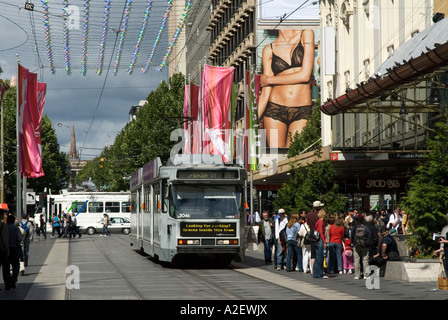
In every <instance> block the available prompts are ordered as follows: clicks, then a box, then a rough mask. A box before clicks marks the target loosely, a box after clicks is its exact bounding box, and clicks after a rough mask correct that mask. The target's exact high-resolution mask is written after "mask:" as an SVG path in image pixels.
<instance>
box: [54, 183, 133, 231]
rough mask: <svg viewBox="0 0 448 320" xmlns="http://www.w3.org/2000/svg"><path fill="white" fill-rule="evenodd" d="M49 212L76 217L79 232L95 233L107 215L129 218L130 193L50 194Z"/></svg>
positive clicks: (64, 192) (65, 192)
mask: <svg viewBox="0 0 448 320" xmlns="http://www.w3.org/2000/svg"><path fill="white" fill-rule="evenodd" d="M51 198H52V199H53V201H52V202H53V205H52V207H51V208H50V212H51V213H52V214H53V213H56V214H57V215H58V216H59V217H60V216H61V214H62V213H63V212H65V213H70V214H72V213H73V212H74V213H75V215H76V219H77V225H78V227H79V229H80V230H81V231H86V232H87V233H89V234H93V233H95V232H96V230H97V228H98V222H99V221H100V220H101V219H102V218H103V214H104V213H107V214H108V215H109V217H110V218H127V219H129V218H130V215H131V214H130V211H131V209H130V192H68V191H66V190H63V191H62V192H61V193H60V194H54V195H53V194H52V195H51Z"/></svg>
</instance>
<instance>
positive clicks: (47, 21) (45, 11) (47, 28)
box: [41, 0, 55, 74]
mask: <svg viewBox="0 0 448 320" xmlns="http://www.w3.org/2000/svg"><path fill="white" fill-rule="evenodd" d="M41 2H42V7H43V20H42V22H43V23H44V29H45V47H46V49H47V58H48V65H49V68H50V72H51V73H52V74H54V73H55V67H54V61H53V52H52V48H51V37H50V12H49V9H48V0H41Z"/></svg>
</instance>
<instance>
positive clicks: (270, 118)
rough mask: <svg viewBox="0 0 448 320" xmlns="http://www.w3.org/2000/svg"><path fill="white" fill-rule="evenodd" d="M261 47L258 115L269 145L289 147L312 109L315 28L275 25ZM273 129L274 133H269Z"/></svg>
mask: <svg viewBox="0 0 448 320" xmlns="http://www.w3.org/2000/svg"><path fill="white" fill-rule="evenodd" d="M272 32H274V33H275V35H274V37H275V39H274V40H273V41H272V42H270V43H267V44H265V45H264V47H263V51H262V70H261V71H262V72H261V77H260V84H261V87H262V90H261V93H260V97H259V101H258V118H259V119H260V121H261V123H262V126H263V128H264V129H266V138H267V144H268V146H269V147H270V148H288V147H289V145H290V142H291V137H293V136H294V134H295V133H296V132H299V133H300V132H301V131H302V129H303V128H304V127H305V125H306V123H307V120H308V119H309V117H310V116H311V113H312V99H311V80H312V75H313V68H314V57H315V45H314V43H315V41H314V31H313V30H309V29H304V30H303V29H302V30H296V29H278V30H274V31H270V33H272ZM271 130H275V132H276V134H271Z"/></svg>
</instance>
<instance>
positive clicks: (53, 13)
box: [40, 0, 193, 76]
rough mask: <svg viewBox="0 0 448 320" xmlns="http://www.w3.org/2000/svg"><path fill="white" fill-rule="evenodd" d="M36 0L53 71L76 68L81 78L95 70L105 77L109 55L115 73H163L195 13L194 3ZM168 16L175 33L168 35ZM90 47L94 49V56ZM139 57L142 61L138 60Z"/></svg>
mask: <svg viewBox="0 0 448 320" xmlns="http://www.w3.org/2000/svg"><path fill="white" fill-rule="evenodd" d="M40 1H41V3H42V8H43V10H42V11H41V14H42V15H43V16H42V17H43V19H42V21H43V27H44V28H43V29H41V30H40V36H41V37H42V36H43V37H44V40H45V41H43V42H41V43H40V45H41V46H42V48H43V47H44V45H45V49H46V53H47V58H48V65H49V69H50V71H51V73H55V68H56V67H57V68H62V66H63V67H64V68H65V73H66V74H67V75H70V74H72V72H73V70H74V69H75V68H79V69H80V74H81V75H82V76H86V74H87V72H88V69H89V68H95V71H96V74H97V75H102V74H104V72H105V71H104V70H105V68H106V65H105V64H106V63H107V61H106V60H109V57H112V68H111V70H109V71H110V72H111V73H112V74H113V75H117V73H118V72H119V69H120V68H121V69H123V68H126V69H127V71H128V73H129V74H132V73H133V71H134V70H135V69H136V68H137V69H138V70H140V71H141V72H142V73H145V72H147V71H148V69H150V68H151V69H153V70H154V71H157V72H158V71H161V70H162V69H163V68H164V67H165V66H166V65H167V64H168V63H169V61H170V60H169V56H170V54H172V52H173V51H174V46H175V44H176V43H177V41H178V38H180V35H181V34H182V30H183V27H184V24H185V23H186V21H187V17H188V16H190V15H191V11H193V6H192V3H193V1H192V0H185V4H184V6H182V7H176V6H175V5H174V1H173V0H145V1H143V0H142V1H135V0H121V1H112V0H101V1H96V2H93V1H92V0H82V1H79V4H78V5H73V4H71V1H70V0H60V1H59V2H58V1H54V2H52V1H50V0H40ZM119 2H121V4H120V5H119V6H117V4H118V3H119ZM131 9H132V10H131ZM175 11H176V12H177V14H175ZM118 14H120V16H121V20H120V21H119V24H118V21H117V20H118V17H119V16H118ZM155 15H156V16H155ZM137 18H138V19H137ZM171 18H172V19H173V22H174V23H173V30H172V33H170V35H169V37H166V34H167V33H168V30H167V28H168V21H169V19H171ZM50 20H51V25H50ZM50 26H51V28H50ZM154 27H155V28H154ZM157 27H159V28H157ZM176 27H177V28H176ZM111 28H115V29H112V31H113V33H114V35H118V43H117V47H116V48H115V49H113V50H112V51H111V50H110V49H112V46H111V45H110V48H109V41H110V39H109V38H110V37H111V35H110V32H111V31H110V29H111ZM116 29H117V30H116ZM170 31H171V30H170ZM130 37H131V38H130ZM134 37H135V38H134ZM114 38H115V37H114ZM146 38H148V39H146ZM56 41H57V42H56ZM165 41H167V43H168V46H167V47H166V50H165V51H161V50H160V48H158V47H160V45H162V46H165V44H164V43H165ZM89 45H90V46H92V45H94V46H95V49H94V51H96V50H98V51H96V53H95V54H94V55H92V54H93V53H92V48H89ZM97 46H98V47H97ZM142 55H144V59H140V58H141V56H142ZM92 57H93V60H91V59H92ZM139 59H140V60H141V61H138V60H139ZM146 59H147V60H146ZM95 60H96V61H95ZM156 60H157V61H156ZM123 64H124V65H123ZM152 67H154V68H152Z"/></svg>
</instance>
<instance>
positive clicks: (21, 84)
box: [17, 65, 46, 178]
mask: <svg viewBox="0 0 448 320" xmlns="http://www.w3.org/2000/svg"><path fill="white" fill-rule="evenodd" d="M18 78H19V79H18V83H17V86H18V87H17V91H18V94H19V97H18V102H19V106H18V108H19V112H18V113H19V121H18V128H17V130H18V132H19V150H18V152H19V170H20V173H22V175H24V176H26V177H28V178H37V177H41V176H43V175H44V172H43V170H42V146H41V136H40V123H41V119H42V114H43V105H44V103H45V94H46V84H39V83H38V82H37V74H35V73H32V72H29V71H28V69H26V68H24V67H22V66H20V65H19V75H18Z"/></svg>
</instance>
